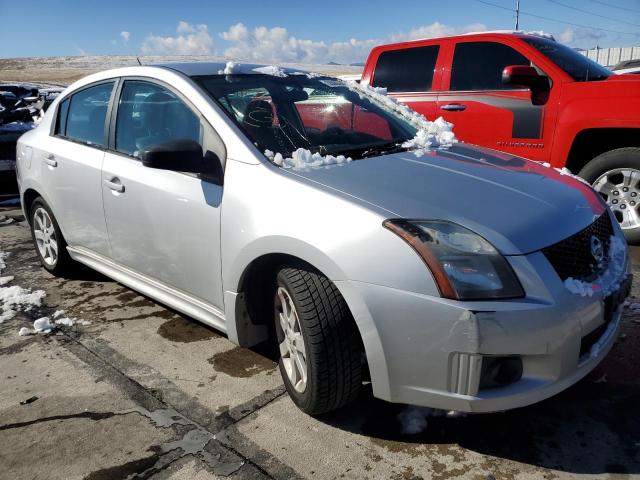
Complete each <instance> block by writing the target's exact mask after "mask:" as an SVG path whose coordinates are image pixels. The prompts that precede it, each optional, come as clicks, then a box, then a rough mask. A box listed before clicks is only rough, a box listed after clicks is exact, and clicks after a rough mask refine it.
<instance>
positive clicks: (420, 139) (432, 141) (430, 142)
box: [347, 81, 458, 154]
mask: <svg viewBox="0 0 640 480" xmlns="http://www.w3.org/2000/svg"><path fill="white" fill-rule="evenodd" d="M347 85H348V86H349V88H350V89H351V90H352V91H354V92H357V93H358V94H360V93H363V94H365V95H366V96H367V97H368V98H370V99H372V100H374V101H376V102H378V103H381V104H383V105H384V106H385V107H387V108H389V109H391V110H393V111H394V112H396V113H399V114H400V115H402V116H403V117H404V118H406V119H407V120H408V121H409V122H410V123H411V124H412V125H413V126H414V127H416V128H417V129H418V132H417V133H416V135H415V137H413V138H412V139H411V140H407V141H406V142H405V143H403V144H402V146H403V147H405V148H411V149H416V152H417V153H418V154H420V153H423V152H424V151H425V150H428V149H429V148H437V147H444V148H447V147H450V146H451V145H453V144H454V143H457V142H458V139H457V138H456V136H455V134H454V133H453V124H452V123H449V122H447V121H446V120H445V119H444V118H442V117H438V118H437V119H436V120H435V121H433V122H431V121H429V120H427V119H426V118H425V116H424V115H421V114H419V113H418V112H416V111H414V110H411V109H410V108H409V107H408V106H406V105H405V104H404V103H401V102H399V101H398V100H396V99H394V98H391V97H389V96H387V89H386V88H381V87H371V86H369V85H368V84H363V83H357V82H353V81H349V82H347Z"/></svg>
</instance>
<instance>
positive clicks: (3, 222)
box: [0, 215, 15, 225]
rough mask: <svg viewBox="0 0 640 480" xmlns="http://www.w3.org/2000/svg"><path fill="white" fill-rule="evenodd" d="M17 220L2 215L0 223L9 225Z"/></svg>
mask: <svg viewBox="0 0 640 480" xmlns="http://www.w3.org/2000/svg"><path fill="white" fill-rule="evenodd" d="M14 221H15V220H14V219H13V218H11V217H5V216H4V215H0V225H9V224H10V223H13V222H14Z"/></svg>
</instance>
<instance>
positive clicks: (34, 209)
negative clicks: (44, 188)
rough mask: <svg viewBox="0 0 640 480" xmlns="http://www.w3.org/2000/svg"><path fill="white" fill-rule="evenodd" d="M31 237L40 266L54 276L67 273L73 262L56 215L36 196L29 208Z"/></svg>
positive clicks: (71, 268) (73, 265)
mask: <svg viewBox="0 0 640 480" xmlns="http://www.w3.org/2000/svg"><path fill="white" fill-rule="evenodd" d="M29 224H30V226H31V238H32V239H33V244H34V246H35V249H36V253H37V254H38V258H39V259H40V263H41V264H42V266H43V267H44V268H45V269H47V270H48V271H49V272H51V273H52V274H54V275H56V276H62V275H64V274H66V273H69V272H71V271H72V270H73V268H74V267H75V262H74V261H73V260H72V259H71V257H70V256H69V253H68V252H67V242H65V240H64V237H63V236H62V232H61V231H60V227H59V226H58V222H57V221H56V217H55V216H54V215H53V212H52V211H51V209H50V208H49V205H47V203H46V202H45V201H44V199H43V198H42V197H37V198H36V199H35V200H34V201H33V203H32V204H31V208H30V209H29Z"/></svg>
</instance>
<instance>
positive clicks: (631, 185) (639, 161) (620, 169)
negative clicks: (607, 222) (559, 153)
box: [579, 147, 640, 245]
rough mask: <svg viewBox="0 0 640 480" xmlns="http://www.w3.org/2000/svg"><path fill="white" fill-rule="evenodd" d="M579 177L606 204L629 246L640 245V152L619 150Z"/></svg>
mask: <svg viewBox="0 0 640 480" xmlns="http://www.w3.org/2000/svg"><path fill="white" fill-rule="evenodd" d="M579 175H580V176H581V177H582V178H584V179H585V180H586V181H587V182H589V183H590V184H591V185H592V186H593V188H594V189H595V190H596V191H597V192H598V193H599V194H600V195H601V196H602V197H603V198H604V200H605V201H606V202H607V205H609V208H611V210H612V211H613V214H614V215H615V217H616V219H617V220H618V223H619V224H620V227H621V228H622V231H623V233H624V236H625V238H626V239H627V242H629V243H632V244H636V245H637V244H639V243H640V148H637V147H625V148H618V149H616V150H611V151H608V152H605V153H603V154H601V155H598V156H597V157H596V158H594V159H593V160H591V161H590V162H589V163H587V164H586V165H585V166H584V167H583V168H582V170H580V173H579ZM625 189H626V190H625Z"/></svg>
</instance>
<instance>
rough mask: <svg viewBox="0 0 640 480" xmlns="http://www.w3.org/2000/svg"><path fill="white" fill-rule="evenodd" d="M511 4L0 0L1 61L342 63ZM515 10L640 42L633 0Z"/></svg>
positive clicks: (580, 41)
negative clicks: (172, 58) (178, 58)
mask: <svg viewBox="0 0 640 480" xmlns="http://www.w3.org/2000/svg"><path fill="white" fill-rule="evenodd" d="M515 4H516V0H444V1H443V0H438V1H431V0H385V1H382V0H367V1H366V2H362V1H356V0H322V1H320V0H310V1H304V2H301V1H299V0H297V1H294V0H277V1H276V0H262V1H258V0H239V1H229V0H225V1H218V0H208V1H206V0H180V1H173V2H166V1H163V0H156V1H148V0H108V1H105V0H101V1H95V0H66V1H46V0H37V1H36V2H33V3H32V4H31V5H32V6H31V7H29V9H28V10H29V13H25V11H24V9H18V8H17V6H16V2H15V0H0V14H2V17H5V15H7V17H5V20H4V21H3V22H2V28H0V58H10V57H33V56H62V55H64V56H67V55H147V54H175V55H209V54H211V55H221V56H226V57H230V58H233V59H238V60H256V61H262V62H264V61H271V62H301V63H327V62H337V63H345V64H346V63H355V62H362V61H364V60H365V59H366V56H367V53H368V52H369V50H370V49H371V47H372V46H374V45H377V44H380V43H387V42H391V41H401V40H409V39H415V38H426V37H434V36H443V35H451V34H457V33H466V32H469V31H481V30H487V29H489V30H494V29H513V28H514V22H515V14H514V12H513V11H512V10H513V9H514V8H515ZM520 9H521V16H520V29H523V30H543V31H545V32H549V33H551V34H553V35H554V36H555V37H556V39H557V40H559V41H562V42H563V43H567V44H568V45H570V46H572V47H579V48H594V47H595V46H596V45H598V46H600V47H614V46H636V45H640V0H536V1H533V0H521V1H520ZM12 11H13V12H14V13H11V12H12ZM540 17H546V18H540ZM8 18H12V20H10V21H7V19H8ZM562 22H565V23H562ZM569 23H571V24H573V25H570V24H569Z"/></svg>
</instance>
